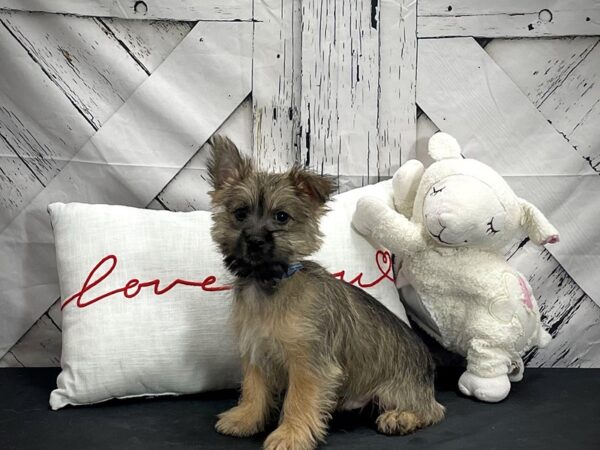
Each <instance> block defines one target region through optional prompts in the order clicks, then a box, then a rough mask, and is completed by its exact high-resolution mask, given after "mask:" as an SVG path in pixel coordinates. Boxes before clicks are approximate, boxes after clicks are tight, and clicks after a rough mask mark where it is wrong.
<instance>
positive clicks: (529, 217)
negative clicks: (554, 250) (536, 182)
mask: <svg viewBox="0 0 600 450" xmlns="http://www.w3.org/2000/svg"><path fill="white" fill-rule="evenodd" d="M519 204H520V205H521V226H522V227H523V229H524V230H525V232H526V233H527V235H528V236H529V239H531V241H532V242H534V243H536V244H538V245H545V244H554V243H556V242H558V241H559V240H560V237H559V235H558V230H557V229H556V228H554V225H552V224H551V223H550V222H549V221H548V219H546V216H544V215H543V214H542V212H541V211H540V210H539V209H537V208H536V207H535V206H533V205H532V204H531V203H529V202H528V201H526V200H523V199H522V198H520V199H519Z"/></svg>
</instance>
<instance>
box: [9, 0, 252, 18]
mask: <svg viewBox="0 0 600 450" xmlns="http://www.w3.org/2000/svg"><path fill="white" fill-rule="evenodd" d="M0 9H11V10H18V11H41V12H50V13H63V14H75V15H77V16H93V17H119V18H122V19H141V20H147V19H168V20H238V19H239V20H251V19H252V0H201V1H198V0H177V1H172V0H169V1H166V0H143V1H138V0H86V1H81V0H0Z"/></svg>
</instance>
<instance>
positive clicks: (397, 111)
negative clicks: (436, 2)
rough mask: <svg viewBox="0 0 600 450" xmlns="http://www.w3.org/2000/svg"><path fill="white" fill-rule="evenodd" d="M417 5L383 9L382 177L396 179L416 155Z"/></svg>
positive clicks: (399, 1)
mask: <svg viewBox="0 0 600 450" xmlns="http://www.w3.org/2000/svg"><path fill="white" fill-rule="evenodd" d="M416 8H417V2H415V1H412V0H382V1H381V4H380V6H379V98H378V113H377V133H378V141H377V145H378V148H377V150H378V159H379V162H378V165H379V167H380V170H379V173H378V174H379V175H380V176H392V175H393V174H394V172H395V171H396V169H397V168H398V167H399V166H400V164H401V163H403V162H405V161H407V160H409V159H411V158H412V157H413V156H414V154H415V142H416V135H417V126H416V120H417V103H416V95H417V82H416V78H417V32H416V30H417V14H416Z"/></svg>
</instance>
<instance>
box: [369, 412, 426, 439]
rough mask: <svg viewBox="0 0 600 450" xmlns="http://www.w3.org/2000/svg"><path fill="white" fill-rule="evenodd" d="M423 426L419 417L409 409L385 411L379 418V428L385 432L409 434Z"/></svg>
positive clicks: (381, 431)
mask: <svg viewBox="0 0 600 450" xmlns="http://www.w3.org/2000/svg"><path fill="white" fill-rule="evenodd" d="M422 427H423V423H422V421H421V420H419V417H418V416H417V415H416V414H414V413H412V412H409V411H396V410H392V411H385V412H384V413H382V414H381V415H380V416H379V417H378V418H377V429H378V430H379V432H380V433H383V434H401V435H402V434H408V433H412V432H413V431H415V430H417V429H418V428H422Z"/></svg>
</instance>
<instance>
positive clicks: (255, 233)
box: [208, 137, 444, 450]
mask: <svg viewBox="0 0 600 450" xmlns="http://www.w3.org/2000/svg"><path fill="white" fill-rule="evenodd" d="M211 143H212V146H213V153H212V158H211V159H210V161H209V166H208V167H209V175H210V179H211V183H212V186H213V189H214V190H213V191H212V192H211V193H210V195H211V198H212V206H213V219H214V225H213V227H212V230H211V233H212V238H213V240H214V241H215V242H216V243H217V245H218V247H219V249H220V251H221V252H222V254H223V257H224V262H225V265H226V266H227V268H228V270H229V271H230V272H231V273H232V274H233V275H235V283H234V297H235V299H234V304H233V311H232V322H233V326H234V327H235V331H236V333H237V336H238V338H239V346H240V350H241V357H242V365H243V381H242V393H241V398H240V401H239V404H238V405H237V406H235V407H234V408H232V409H230V410H229V411H226V412H224V413H222V414H220V415H219V420H218V422H217V424H216V429H217V431H219V432H220V433H223V434H228V435H231V436H250V435H252V434H255V433H258V432H260V431H262V430H264V428H265V425H266V423H267V421H268V420H269V418H270V414H271V412H272V411H273V410H274V409H275V408H276V407H278V404H277V403H278V402H277V400H278V398H279V396H280V395H281V394H282V393H283V392H285V398H284V400H283V407H282V411H281V416H280V421H279V426H278V427H277V429H276V430H275V431H273V432H272V433H271V434H270V435H269V436H268V437H267V440H266V441H265V448H266V449H268V450H272V449H313V448H315V447H316V445H317V443H318V442H319V441H323V440H324V438H325V435H326V429H327V421H328V419H329V418H330V416H331V413H332V412H333V411H334V410H335V409H336V408H346V409H347V408H353V407H360V406H363V405H365V404H366V403H368V402H369V401H373V402H374V403H375V404H376V405H377V406H378V408H379V409H380V415H379V417H378V418H377V427H378V429H379V431H380V432H382V433H386V434H406V433H410V432H412V431H414V430H416V429H418V428H422V427H426V426H428V425H431V424H434V423H436V422H439V421H440V420H441V419H442V418H443V416H444V408H443V406H441V405H440V404H439V403H437V402H436V400H435V397H434V386H433V379H434V364H433V362H432V359H431V356H430V354H429V352H428V350H427V348H426V347H425V345H424V344H423V343H422V342H421V341H420V340H419V338H418V337H417V336H416V335H415V334H414V333H413V331H412V330H411V329H410V328H409V327H408V326H406V325H405V324H404V323H403V322H402V321H401V320H400V319H398V318H397V317H396V316H394V315H393V314H392V313H391V312H390V311H388V310H387V309H386V308H385V307H384V306H382V305H381V304H380V303H379V302H377V300H375V299H374V298H373V297H371V296H369V295H368V294H367V293H365V292H364V291H362V290H360V289H359V288H356V287H354V286H352V285H350V284H348V283H345V282H343V281H340V280H337V279H335V278H334V277H333V276H332V275H331V274H330V273H328V272H327V271H326V270H325V269H323V268H322V267H321V266H320V265H319V264H317V263H315V262H313V261H310V260H306V259H305V258H307V257H308V256H310V255H311V254H312V253H314V252H315V251H316V250H317V249H318V248H319V246H320V244H321V238H322V235H321V233H320V231H319V219H320V218H321V216H322V215H323V213H324V212H325V211H326V210H327V208H326V206H325V203H326V201H327V200H328V199H329V196H330V195H331V193H332V190H333V183H332V181H331V180H330V179H329V178H327V177H323V176H318V175H316V174H313V173H310V172H308V171H306V170H304V169H301V168H300V167H293V168H292V169H290V170H289V171H287V172H285V173H277V174H274V173H265V172H260V171H257V170H256V169H255V168H254V167H253V164H252V162H251V161H250V160H249V159H247V158H245V157H243V156H241V155H240V153H239V151H238V149H237V148H236V147H235V145H234V144H233V143H232V142H231V141H230V140H229V139H227V138H222V137H216V138H214V139H213V140H212V142H211ZM347 226H350V224H348V225H347Z"/></svg>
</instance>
